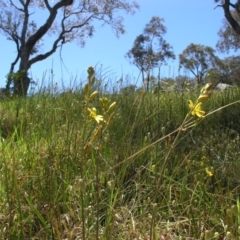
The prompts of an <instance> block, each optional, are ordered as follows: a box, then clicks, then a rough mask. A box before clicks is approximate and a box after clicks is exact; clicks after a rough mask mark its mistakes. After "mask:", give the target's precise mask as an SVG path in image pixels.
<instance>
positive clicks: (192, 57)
mask: <svg viewBox="0 0 240 240" xmlns="http://www.w3.org/2000/svg"><path fill="white" fill-rule="evenodd" d="M218 61H219V58H218V57H217V56H216V55H215V50H214V49H213V48H211V47H208V46H204V45H200V44H193V43H191V44H190V45H188V46H187V48H186V49H184V51H183V52H182V53H181V54H180V55H179V69H181V68H185V69H186V70H189V71H190V72H191V73H192V74H193V75H194V76H195V78H196V80H197V83H198V84H200V83H202V81H203V78H204V76H205V74H206V73H207V71H208V70H209V69H211V68H213V67H215V65H216V64H217V63H218Z"/></svg>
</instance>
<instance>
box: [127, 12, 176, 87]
mask: <svg viewBox="0 0 240 240" xmlns="http://www.w3.org/2000/svg"><path fill="white" fill-rule="evenodd" d="M166 32H167V28H166V27H165V25H164V19H162V18H159V17H157V16H153V17H152V18H151V20H150V21H149V23H147V24H146V26H145V28H144V30H143V33H142V34H140V35H138V36H137V37H136V39H135V41H134V43H133V46H132V48H131V49H130V50H129V51H128V52H127V54H126V57H127V58H128V59H129V60H130V62H131V63H132V64H134V65H135V66H136V67H137V68H138V69H139V70H140V71H141V73H142V79H143V81H144V79H145V76H144V74H147V79H148V81H147V89H148V85H149V79H150V71H151V70H152V69H154V68H156V67H160V66H161V65H162V64H165V63H166V61H167V60H168V59H175V55H174V53H173V51H172V46H171V45H170V44H169V43H167V41H166V40H165V39H164V38H163V36H164V34H166Z"/></svg>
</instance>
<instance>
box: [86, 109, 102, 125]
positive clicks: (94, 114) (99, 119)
mask: <svg viewBox="0 0 240 240" xmlns="http://www.w3.org/2000/svg"><path fill="white" fill-rule="evenodd" d="M88 112H89V115H90V117H92V118H93V119H94V120H95V121H96V122H97V123H98V124H99V123H100V122H102V121H104V119H103V116H102V115H97V110H96V108H92V109H91V108H88Z"/></svg>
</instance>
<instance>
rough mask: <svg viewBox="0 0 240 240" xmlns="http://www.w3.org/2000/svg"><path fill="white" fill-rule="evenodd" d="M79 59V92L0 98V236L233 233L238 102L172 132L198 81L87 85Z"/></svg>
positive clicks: (214, 99) (229, 98)
mask: <svg viewBox="0 0 240 240" xmlns="http://www.w3.org/2000/svg"><path fill="white" fill-rule="evenodd" d="M88 70H89V71H88V79H87V84H86V86H85V87H84V89H81V90H79V91H75V92H67V93H63V94H58V95H54V94H50V92H51V91H49V93H48V92H45V93H39V94H37V95H32V96H30V97H29V98H27V99H23V98H19V99H12V100H10V101H4V102H1V105H0V118H1V119H0V120H1V135H2V138H1V141H0V159H1V160H0V201H1V206H0V210H1V218H0V219H1V224H0V238H1V239H5V238H8V239H31V238H32V239H34V238H35V239H36V238H38V239H84V238H85V239H96V238H97V237H98V238H99V239H113V238H116V239H133V238H139V239H140V238H143V237H145V238H146V239H154V238H155V239H159V238H161V237H162V236H164V237H166V238H167V237H169V238H172V239H175V238H177V237H178V238H180V237H182V238H193V239H200V238H201V237H202V238H203V236H205V239H207V237H209V236H210V237H213V236H215V237H216V236H217V235H219V237H218V238H217V237H216V238H215V239H223V238H225V237H227V236H230V234H231V235H232V236H233V239H237V238H238V237H239V232H238V226H239V215H238V214H239V198H238V197H237V196H238V194H239V183H238V182H239V181H240V179H239V167H240V165H239V143H240V142H239V141H240V140H239V139H240V138H239V136H240V135H239V134H240V129H239V126H240V122H239V120H238V119H239V117H238V116H239V107H238V105H232V106H230V107H229V108H225V109H222V110H221V111H218V112H216V113H214V114H210V115H208V116H206V117H205V119H204V120H203V121H202V122H201V124H199V125H197V127H193V128H191V129H183V128H181V132H180V135H179V136H177V132H178V131H179V126H181V125H182V123H183V120H184V118H185V116H186V115H187V114H188V113H189V106H188V100H189V99H193V100H194V99H198V101H202V98H200V96H199V91H196V92H194V91H181V92H180V91H174V90H172V91H165V92H161V91H159V92H157V93H155V94H152V93H146V92H144V91H135V92H127V91H126V92H122V93H119V94H117V93H114V94H108V95H107V94H104V93H103V92H98V93H96V91H94V89H92V86H93V85H94V83H95V81H97V78H96V75H95V71H94V69H93V68H89V69H88ZM205 93H206V92H205ZM205 93H204V91H203V92H202V94H205ZM239 99H240V91H239V89H238V88H235V89H231V90H229V91H226V92H217V91H216V92H213V94H212V96H211V98H209V99H208V101H207V102H203V103H202V106H201V107H202V109H204V111H205V112H206V115H207V114H208V113H211V111H212V110H214V109H218V108H221V107H223V106H225V105H226V104H228V103H231V102H234V101H239ZM114 102H116V103H114ZM115 107H116V108H115ZM88 109H89V110H88ZM94 109H95V110H94ZM99 116H101V117H99ZM189 117H193V119H192V120H193V121H194V122H195V120H196V119H197V117H196V116H192V115H191V116H190V115H189ZM176 129H178V131H176ZM172 132H173V133H172ZM173 143H174V144H173ZM166 156H167V158H166ZM166 159H167V161H166V162H165V163H166V164H165V167H164V168H163V166H164V161H165V160H166ZM159 181H160V182H159ZM199 224H201V226H202V227H201V228H200V227H199ZM176 235H178V236H176ZM83 236H84V237H83ZM209 239H211V238H209Z"/></svg>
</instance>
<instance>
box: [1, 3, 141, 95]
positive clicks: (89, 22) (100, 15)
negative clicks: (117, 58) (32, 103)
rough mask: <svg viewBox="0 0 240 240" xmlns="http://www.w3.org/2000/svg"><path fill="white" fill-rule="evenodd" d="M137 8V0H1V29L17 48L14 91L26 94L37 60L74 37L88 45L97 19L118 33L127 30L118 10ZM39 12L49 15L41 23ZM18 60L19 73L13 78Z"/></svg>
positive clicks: (12, 69)
mask: <svg viewBox="0 0 240 240" xmlns="http://www.w3.org/2000/svg"><path fill="white" fill-rule="evenodd" d="M137 8H138V4H137V3H136V2H135V1H126V0H116V1H109V0H98V1H89V0H78V1H73V0H57V1H50V0H0V9H1V10H0V11H1V12H0V33H1V34H3V35H4V36H6V38H7V40H10V41H13V43H14V44H15V47H16V50H17V51H16V58H15V60H14V61H13V62H12V64H11V67H10V71H9V72H10V75H9V76H10V77H9V78H8V82H7V88H9V87H10V85H11V84H12V83H13V88H14V94H17V95H26V94H27V90H28V88H29V84H30V81H29V78H28V77H27V71H28V70H29V68H30V67H31V66H32V65H33V64H35V63H37V62H39V61H42V60H44V59H46V58H48V57H49V56H50V55H52V54H53V53H54V52H56V50H57V49H58V48H59V47H62V46H63V45H64V44H66V43H69V42H72V41H74V40H76V41H77V42H78V43H79V44H80V45H81V46H84V44H85V42H86V39H87V37H92V36H93V34H94V31H95V28H94V24H95V22H96V21H101V22H102V23H103V24H108V25H110V26H111V27H112V28H113V30H114V31H115V33H116V35H119V34H123V33H124V31H125V30H124V25H123V20H124V19H123V17H122V16H121V15H120V14H119V15H117V12H120V11H124V12H126V13H130V14H133V13H134V12H135V10H136V9H137ZM117 10H120V11H117ZM37 13H41V16H43V18H45V19H44V20H43V24H40V23H39V21H38V19H39V18H37ZM47 35H51V37H52V38H51V39H53V38H54V40H53V42H52V45H51V47H50V49H47V50H45V49H44V48H43V46H44V41H46V37H47ZM48 41H49V39H48ZM17 63H19V67H18V70H17V73H18V74H17V77H15V78H13V77H11V76H12V74H13V73H14V68H15V66H16V64H17Z"/></svg>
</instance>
